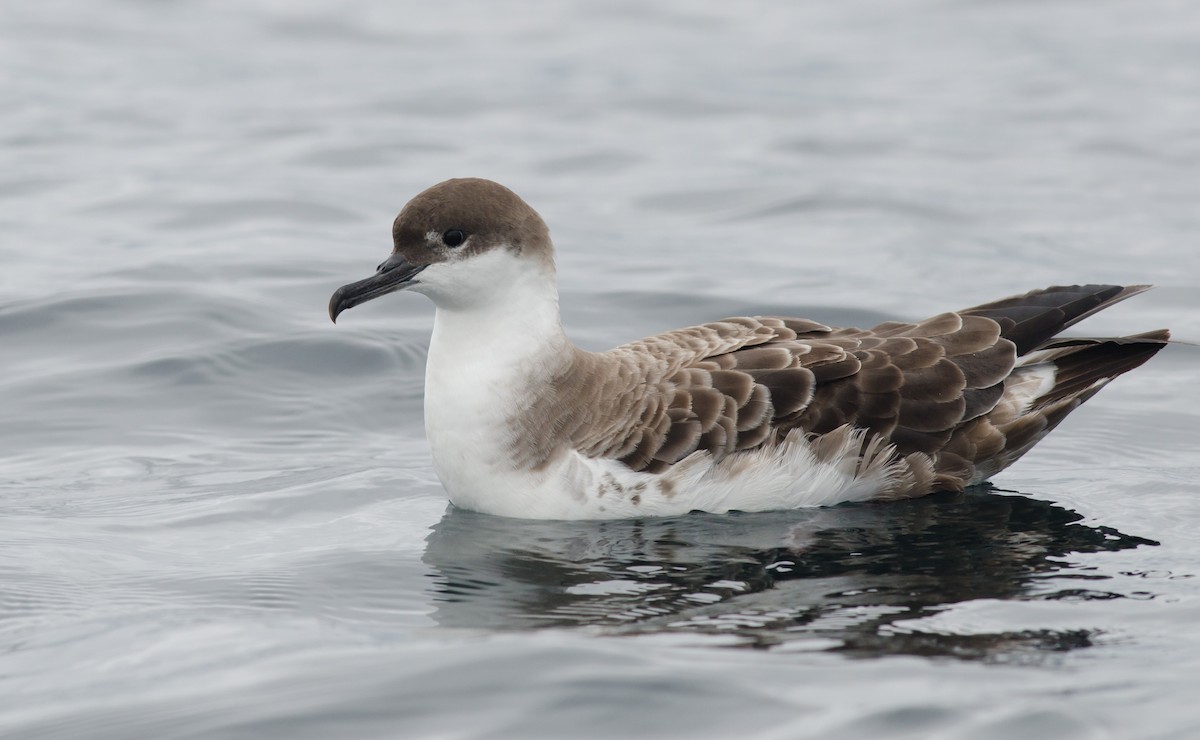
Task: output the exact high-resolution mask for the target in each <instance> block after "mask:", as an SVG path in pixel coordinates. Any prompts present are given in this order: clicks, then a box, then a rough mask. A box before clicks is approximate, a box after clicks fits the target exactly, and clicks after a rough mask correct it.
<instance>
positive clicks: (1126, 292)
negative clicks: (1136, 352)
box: [959, 285, 1150, 374]
mask: <svg viewBox="0 0 1200 740" xmlns="http://www.w3.org/2000/svg"><path fill="white" fill-rule="evenodd" d="M1149 289H1150V286H1149V285H1130V286H1121V285H1056V286H1054V287H1051V288H1044V289H1042V290H1034V291H1030V292H1028V293H1026V294H1025V295H1019V296H1013V297H1012V298H1004V299H1002V300H999V301H993V302H991V303H985V304H983V305H982V306H975V307H974V308H968V309H966V310H965V311H960V312H959V313H961V314H966V315H972V316H985V317H987V318H989V319H993V320H995V321H996V322H997V323H999V324H1000V334H1001V336H1003V337H1004V338H1006V339H1009V340H1011V341H1012V343H1013V344H1015V345H1017V355H1018V356H1019V355H1023V354H1025V353H1026V352H1029V351H1031V350H1034V349H1037V348H1039V347H1040V346H1041V345H1042V344H1044V343H1046V342H1048V341H1049V340H1050V339H1051V338H1053V337H1054V335H1055V334H1057V333H1058V332H1060V331H1062V330H1063V329H1066V328H1067V327H1069V326H1073V325H1074V324H1077V323H1079V322H1080V321H1083V320H1084V319H1086V318H1087V317H1088V316H1091V315H1092V314H1094V313H1096V312H1097V311H1101V310H1103V309H1105V308H1108V307H1109V306H1111V305H1113V304H1114V303H1117V302H1119V301H1123V300H1125V299H1126V298H1129V297H1131V296H1135V295H1137V294H1138V293H1142V292H1145V291H1147V290H1149ZM1104 341H1119V340H1104ZM1144 361H1145V360H1142V362H1144ZM1138 364H1141V363H1140V362H1139V363H1138ZM1132 367H1136V365H1134V366H1132ZM1127 369H1128V368H1127ZM1120 372H1125V370H1121V371H1120ZM1118 374H1119V373H1118Z"/></svg>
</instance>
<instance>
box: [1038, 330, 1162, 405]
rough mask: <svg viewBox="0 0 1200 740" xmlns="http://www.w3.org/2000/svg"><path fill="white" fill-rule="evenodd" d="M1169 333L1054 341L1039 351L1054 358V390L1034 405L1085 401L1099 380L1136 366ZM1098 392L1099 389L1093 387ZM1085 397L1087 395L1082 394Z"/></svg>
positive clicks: (1156, 347) (1153, 332) (1158, 332)
mask: <svg viewBox="0 0 1200 740" xmlns="http://www.w3.org/2000/svg"><path fill="white" fill-rule="evenodd" d="M1170 337H1171V334H1170V332H1169V331H1167V330H1166V329H1157V330H1155V331H1148V332H1145V333H1143V334H1134V335H1132V336H1128V337H1113V338H1111V339H1076V338H1070V339H1056V340H1053V341H1050V342H1048V343H1046V345H1045V346H1043V347H1040V348H1039V349H1042V350H1047V351H1048V352H1049V353H1050V354H1051V355H1055V354H1056V351H1061V352H1062V354H1057V355H1056V356H1054V357H1053V360H1051V362H1053V364H1054V366H1055V367H1056V368H1057V372H1056V375H1055V380H1054V387H1053V388H1052V389H1051V390H1050V391H1049V392H1048V393H1047V394H1046V395H1044V396H1042V397H1041V398H1039V399H1038V401H1037V406H1038V407H1045V406H1049V405H1050V404H1053V403H1056V402H1058V401H1061V400H1064V399H1067V398H1072V397H1076V396H1081V398H1080V400H1081V401H1083V400H1086V398H1087V397H1090V396H1091V393H1086V392H1087V391H1088V389H1089V388H1091V387H1092V386H1094V385H1096V383H1097V382H1100V381H1109V380H1112V379H1113V378H1115V377H1117V376H1118V375H1121V374H1123V373H1127V372H1129V371H1130V370H1132V369H1134V368H1135V367H1138V366H1139V365H1141V364H1142V363H1144V362H1145V361H1146V360H1149V359H1150V358H1151V357H1153V356H1154V355H1155V354H1156V353H1157V352H1158V351H1159V350H1161V349H1162V348H1163V347H1165V346H1167V342H1168V340H1169V339H1170ZM1095 390H1099V387H1097V388H1095ZM1085 394H1086V395H1085Z"/></svg>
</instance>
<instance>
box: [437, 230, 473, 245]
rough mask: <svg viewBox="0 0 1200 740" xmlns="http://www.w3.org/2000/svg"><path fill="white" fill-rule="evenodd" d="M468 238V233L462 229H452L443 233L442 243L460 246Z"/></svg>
mask: <svg viewBox="0 0 1200 740" xmlns="http://www.w3.org/2000/svg"><path fill="white" fill-rule="evenodd" d="M466 240H467V234H466V232H465V231H463V230H462V229H450V230H449V231H447V232H446V233H445V234H442V244H445V245H446V246H447V247H459V246H462V243H463V242H465V241H466Z"/></svg>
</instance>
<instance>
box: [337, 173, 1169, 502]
mask: <svg viewBox="0 0 1200 740" xmlns="http://www.w3.org/2000/svg"><path fill="white" fill-rule="evenodd" d="M392 239H393V244H394V246H393V249H392V253H391V255H390V256H389V257H388V258H387V259H386V260H384V261H383V263H382V264H380V265H379V267H378V269H377V271H376V273H375V274H374V275H373V276H371V277H368V278H366V279H365V280H360V281H358V282H355V283H350V284H349V285H345V286H343V287H341V288H339V289H338V290H337V291H336V292H335V293H334V294H333V297H332V298H331V299H330V302H329V316H330V318H331V319H333V320H334V321H336V320H337V317H338V315H339V314H341V313H342V312H343V311H345V310H346V309H348V308H350V307H352V306H356V305H358V304H360V303H363V302H365V301H369V300H371V299H373V298H378V297H379V296H382V295H385V294H387V293H392V292H394V291H397V290H401V289H406V290H412V291H415V292H417V293H422V294H424V295H426V296H428V297H429V298H430V299H431V300H432V301H433V302H434V305H435V306H436V307H437V311H436V314H435V317H434V321H433V336H432V339H431V340H430V345H429V359H428V364H427V366H426V371H425V431H426V434H427V436H428V438H429V444H430V447H431V449H432V454H433V463H434V467H435V468H436V470H437V473H438V476H439V477H440V478H441V480H442V483H443V484H444V485H445V488H446V491H447V492H448V494H449V496H450V500H451V502H453V503H454V504H455V505H456V506H460V507H463V508H467V509H473V510H476V511H481V512H486V513H490V514H496V515H501V516H509V517H520V518H537V519H605V518H624V517H645V516H664V515H676V514H683V513H686V512H689V511H693V510H702V511H708V512H727V511H732V510H741V511H767V510H777V509H791V508H797V507H806V506H827V505H832V504H838V503H841V502H845V501H882V500H895V499H904V498H910V497H915V496H923V495H925V494H928V493H931V492H933V491H938V490H952V491H961V490H962V489H964V488H965V487H967V486H971V485H975V484H977V483H982V482H983V481H986V480H987V479H989V478H990V477H992V476H993V475H995V474H996V473H998V472H1000V471H1001V470H1004V469H1005V468H1006V467H1008V466H1009V465H1010V464H1012V463H1013V461H1015V460H1016V459H1017V458H1019V457H1020V456H1021V455H1023V454H1025V452H1027V451H1028V450H1029V449H1030V448H1031V447H1033V446H1034V445H1035V444H1036V443H1037V442H1038V441H1039V440H1041V439H1042V438H1043V437H1044V436H1046V434H1047V433H1048V432H1049V431H1050V430H1051V429H1053V428H1054V427H1055V426H1056V425H1057V424H1058V423H1059V422H1061V421H1062V420H1063V418H1064V417H1065V416H1066V415H1067V414H1069V413H1070V412H1071V411H1073V410H1074V409H1076V408H1077V407H1078V406H1079V405H1080V404H1081V403H1083V402H1084V401H1086V400H1087V399H1088V398H1091V397H1092V396H1093V395H1094V394H1095V393H1096V392H1097V391H1099V390H1100V388H1102V387H1103V386H1104V385H1106V384H1107V383H1108V382H1109V381H1111V380H1112V379H1113V378H1115V377H1117V376H1118V375H1121V374H1122V373H1125V372H1128V371H1129V370H1132V369H1133V368H1135V367H1137V366H1139V365H1141V364H1142V363H1143V362H1145V361H1146V360H1148V359H1150V357H1151V356H1153V355H1154V354H1155V353H1156V352H1158V351H1159V350H1161V349H1162V348H1163V347H1164V346H1165V345H1166V344H1167V341H1168V338H1169V333H1168V331H1167V330H1165V329H1160V330H1156V331H1150V332H1146V333H1144V334H1135V335H1132V336H1125V337H1113V338H1086V339H1084V338H1067V337H1059V336H1058V333H1059V332H1060V331H1062V330H1063V329H1066V328H1067V327H1070V326H1072V325H1074V324H1075V323H1077V322H1079V321H1081V320H1082V319H1084V318H1086V317H1088V316H1090V315H1092V314H1094V313H1096V312H1097V311H1100V310H1102V309H1104V308H1107V307H1108V306H1111V305H1113V304H1114V303H1117V302H1118V301H1122V300H1124V299H1126V298H1129V297H1130V296H1133V295H1136V294H1138V293H1141V292H1143V291H1145V290H1147V288H1148V287H1149V286H1145V285H1133V286H1128V287H1125V286H1119V285H1073V286H1056V287H1051V288H1045V289H1042V290H1034V291H1031V292H1029V293H1026V294H1024V295H1020V296H1015V297H1012V298H1005V299H1002V300H999V301H994V302H992V303H985V304H983V305H980V306H975V307H973V308H968V309H965V310H962V311H954V312H948V313H943V314H939V315H937V316H934V317H932V318H929V319H926V320H924V321H918V322H915V323H908V322H902V321H888V322H886V323H883V324H880V325H879V326H876V327H874V328H871V329H853V328H833V327H829V326H825V325H824V324H820V323H818V322H816V321H810V320H808V319H800V318H784V317H774V316H752V317H735V318H728V319H723V320H721V321H715V322H712V323H708V324H701V325H699V326H692V327H688V328H685V329H677V330H675V331H669V332H666V333H664V334H659V335H656V336H652V337H647V338H645V339H641V340H638V341H636V342H631V343H629V344H625V345H622V346H620V347H617V348H615V349H611V350H609V351H607V352H587V351H584V350H582V349H580V348H578V347H576V346H575V345H574V344H572V343H571V341H570V340H569V339H568V338H567V336H566V334H565V333H564V332H563V327H562V322H561V320H560V318H559V309H558V288H557V283H556V279H555V267H554V247H553V245H552V243H551V241H550V233H549V230H548V229H547V227H546V224H545V222H544V221H543V220H542V218H541V217H540V216H539V215H538V214H537V212H536V211H534V210H533V208H531V207H530V206H529V205H528V204H526V203H525V201H524V200H522V199H521V198H520V197H519V196H517V195H516V194H515V193H513V192H512V191H511V190H509V189H508V188H505V187H504V186H502V185H499V184H497V183H495V182H491V181H489V180H482V179H475V178H466V179H454V180H447V181H446V182H443V183H440V184H438V185H434V186H433V187H431V188H429V189H428V190H425V191H424V192H422V193H420V194H419V195H417V196H416V197H415V198H413V199H412V200H411V201H409V203H408V204H407V205H406V206H404V209H403V210H401V211H400V215H399V216H397V217H396V220H395V223H394V224H393V227H392Z"/></svg>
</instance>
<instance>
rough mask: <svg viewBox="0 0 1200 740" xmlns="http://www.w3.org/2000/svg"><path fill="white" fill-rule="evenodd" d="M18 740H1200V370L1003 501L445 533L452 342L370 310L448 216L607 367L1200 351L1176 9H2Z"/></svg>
mask: <svg viewBox="0 0 1200 740" xmlns="http://www.w3.org/2000/svg"><path fill="white" fill-rule="evenodd" d="M0 101H2V105H0V109H2V113H0V735H3V736H6V737H13V738H254V737H279V738H331V737H339V738H340V737H347V738H348V737H355V738H376V737H378V738H399V737H455V738H466V737H480V738H483V737H488V738H490V737H512V738H530V737H617V736H646V737H688V738H708V737H712V738H724V737H751V738H781V739H782V738H799V737H813V738H831V737H837V738H878V737H888V738H914V739H915V738H930V737H938V738H972V739H975V738H985V739H986V738H997V739H998V738H1012V737H1021V738H1024V739H1026V740H1029V739H1032V738H1054V739H1055V740H1059V739H1062V738H1103V737H1111V738H1122V739H1123V738H1178V739H1179V740H1183V739H1184V738H1195V737H1200V705H1198V704H1197V701H1196V697H1197V696H1198V695H1200V693H1198V692H1200V631H1198V630H1197V624H1200V579H1198V578H1197V577H1196V576H1197V574H1198V573H1200V538H1198V537H1197V534H1196V532H1197V529H1198V527H1200V482H1198V477H1200V449H1198V442H1200V432H1198V430H1197V429H1198V426H1200V390H1197V387H1198V386H1197V383H1196V380H1197V368H1198V367H1200V348H1198V347H1197V346H1195V345H1187V344H1180V345H1176V346H1172V347H1169V348H1168V349H1167V350H1166V351H1164V352H1163V353H1162V354H1160V355H1159V356H1158V357H1157V358H1155V359H1154V360H1153V361H1152V362H1151V363H1150V364H1149V365H1147V366H1146V367H1144V368H1142V369H1140V370H1138V371H1136V372H1135V373H1133V374H1132V375H1130V376H1128V377H1125V378H1122V379H1121V380H1119V381H1117V382H1116V383H1114V384H1113V385H1112V386H1111V387H1109V388H1108V389H1106V390H1105V391H1104V392H1103V393H1101V394H1100V395H1099V396H1098V397H1097V398H1095V399H1094V400H1092V401H1091V402H1089V403H1088V404H1087V406H1085V407H1084V408H1083V409H1081V410H1080V411H1078V412H1077V413H1076V414H1075V415H1074V416H1072V417H1071V419H1069V420H1068V421H1067V422H1066V423H1065V424H1064V425H1063V426H1062V427H1061V428H1060V429H1059V430H1058V431H1057V432H1056V433H1055V434H1054V435H1052V436H1051V438H1050V439H1049V440H1047V441H1046V442H1045V443H1043V444H1042V445H1041V446H1040V447H1039V448H1038V449H1037V450H1036V451H1034V452H1033V453H1031V454H1030V455H1029V456H1028V457H1027V458H1026V459H1024V460H1023V461H1022V462H1021V463H1020V464H1019V465H1018V466H1016V467H1015V468H1014V469H1012V470H1011V471H1009V472H1006V473H1005V474H1003V475H1001V476H999V477H998V478H997V479H996V481H995V485H996V488H994V489H991V490H987V491H978V492H972V493H969V494H967V495H962V496H952V495H941V496H935V497H931V498H928V499H925V500H920V501H913V502H909V503H903V504H897V505H888V506H875V505H867V506H848V507H839V508H834V509H824V510H811V511H797V512H787V513H780V514H769V515H753V516H751V515H731V516H705V515H696V516H688V517H680V518H675V519H662V520H644V521H629V522H609V523H554V522H532V523H531V522H519V521H509V520H504V519H496V518H490V517H486V516H480V515H474V514H471V513H468V512H463V511H455V510H451V509H449V508H448V507H447V504H446V501H445V497H444V494H443V492H442V490H441V487H440V485H439V483H438V481H437V479H436V477H435V475H434V473H433V470H432V468H431V466H430V462H429V454H428V449H427V446H426V442H425V439H424V434H423V431H422V422H421V397H422V383H423V369H424V358H425V352H426V347H427V343H428V334H429V329H430V325H431V317H432V307H431V306H430V305H429V304H428V302H427V301H425V300H424V299H423V298H422V297H420V296H416V295H400V296H395V297H390V298H388V299H385V300H380V301H376V302H373V303H371V304H370V305H369V306H364V307H362V308H359V309H356V310H355V311H353V312H352V313H350V314H347V315H346V317H345V319H344V320H343V321H342V323H341V324H339V325H338V326H337V327H334V326H333V325H331V324H330V323H329V320H328V318H327V317H326V315H325V305H326V301H327V300H328V297H329V295H330V293H331V292H332V291H333V289H334V288H336V287H337V286H339V285H341V284H343V283H346V282H349V281H351V280H354V279H358V278H360V277H365V276H366V275H368V274H370V273H371V271H372V270H373V268H374V266H375V265H376V264H377V263H378V262H379V261H380V260H381V259H382V258H383V257H384V256H385V255H386V253H387V252H388V250H389V248H390V243H389V236H390V224H391V219H392V217H393V216H394V215H395V212H396V211H397V210H398V209H399V207H400V206H401V205H402V204H403V203H404V202H405V201H406V200H407V199H408V198H409V197H411V196H412V195H413V194H415V193H416V192H418V191H419V190H421V189H423V188H424V187H426V186H428V185H430V184H432V183H434V182H437V181H439V180H442V179H445V178H447V177H452V176H482V177H489V178H492V179H496V180H499V181H501V182H503V183H505V184H507V185H509V186H510V187H512V188H514V189H515V190H517V192H519V193H521V194H522V195H523V196H524V197H525V198H526V199H527V200H528V201H529V202H530V203H532V204H533V205H534V206H535V207H536V208H538V209H539V210H540V211H541V212H542V214H543V215H544V216H545V217H546V219H547V221H548V222H549V223H550V225H551V228H552V230H553V232H554V236H555V239H556V242H557V244H558V247H559V251H560V258H559V272H560V278H561V289H562V297H563V298H562V302H563V310H564V314H565V321H566V324H567V327H568V331H569V332H570V334H571V335H572V336H573V337H574V338H575V339H576V341H577V342H579V343H580V344H581V345H583V346H585V347H588V348H592V349H600V348H604V347H607V346H611V345H613V344H617V343H621V342H625V341H629V340H631V339H635V338H637V337H639V336H642V335H644V334H647V333H651V332H656V331H661V330H666V329H671V328H675V327H678V326H682V325H687V324H691V323H699V322H701V321H706V320H712V319H716V318H720V317H722V316H725V315H730V314H739V313H767V314H770V313H782V314H790V315H801V316H808V317H811V318H814V319H818V320H821V321H825V322H832V323H840V324H869V323H874V322H878V321H881V320H883V319H885V318H895V317H902V318H910V319H911V318H921V317H923V316H927V315H931V314H933V313H937V312H939V311H942V310H945V309H952V308H961V307H965V306H968V305H972V304H974V303H979V302H982V301H985V300H990V299H993V298H998V297H1002V296H1005V295H1009V294H1013V293H1018V292H1024V291H1025V290H1028V289H1030V288H1034V287H1039V286H1043V285H1049V284H1055V283H1074V282H1118V283H1124V282H1137V283H1142V282H1148V283H1156V284H1157V285H1158V286H1159V287H1158V289H1156V290H1155V291H1153V292H1151V293H1148V294H1146V295H1143V296H1139V297H1138V298H1136V299H1134V300H1132V301H1130V302H1128V303H1125V304H1122V305H1121V306H1119V307H1117V308H1114V309H1113V310H1111V311H1109V312H1105V313H1104V314H1102V315H1100V316H1097V317H1095V318H1093V319H1090V320H1089V321H1088V322H1087V323H1086V324H1084V325H1082V326H1081V327H1080V331H1081V332H1085V333H1090V334H1109V333H1119V332H1136V331H1144V330H1148V329H1154V328H1158V327H1161V326H1169V327H1171V328H1172V329H1173V330H1174V331H1175V335H1176V336H1177V337H1178V338H1180V339H1183V340H1188V341H1192V342H1195V341H1200V207H1198V204H1200V9H1198V8H1197V6H1195V4H1191V3H1186V2H1178V1H1174V2H1173V1H1171V0H1146V1H1144V2H1137V3H1132V2H1123V1H1121V0H1097V1H1095V2H1073V1H1068V0H1061V1H1047V2H1038V3H1027V2H1026V3H1018V2H988V1H984V0H970V1H969V0H897V1H896V2H888V3H880V2H868V1H867V0H852V1H850V2H839V3H832V2H817V1H815V0H814V1H811V2H788V3H784V2H768V1H767V0H750V1H749V2H740V3H730V2H716V1H712V0H709V1H706V2H699V1H696V0H686V1H685V0H674V1H670V2H654V3H645V2H620V1H616V0H614V1H604V2H590V3H562V2H551V1H550V0H546V1H544V2H485V1H483V0H476V1H458V0H448V1H447V2H441V3H418V2H391V1H388V0H339V1H338V2H333V1H332V0H330V1H328V2H318V1H317V0H286V1H285V0H241V1H240V2H236V3H234V2H219V1H218V0H176V1H175V2H151V1H150V0H75V1H71V0H39V1H38V2H8V3H4V4H2V5H0Z"/></svg>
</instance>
